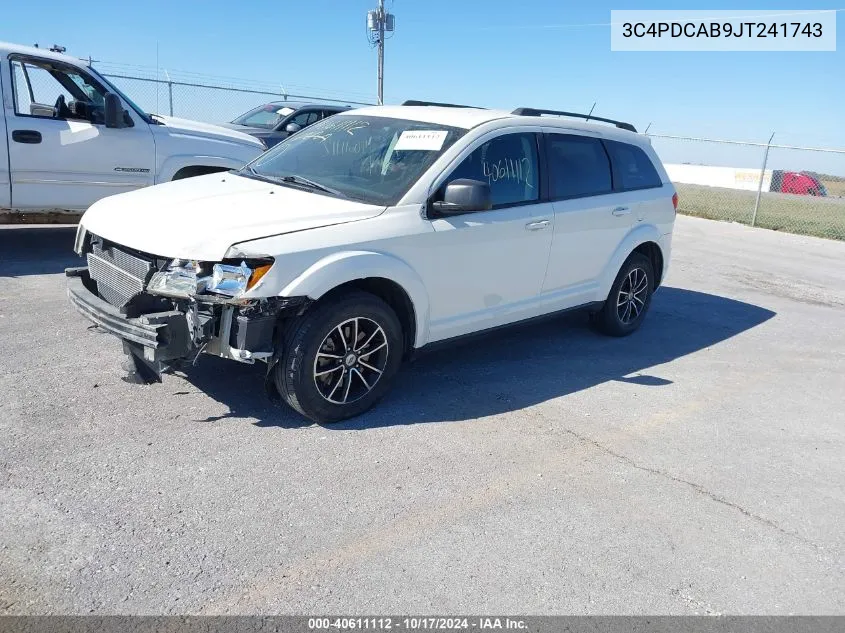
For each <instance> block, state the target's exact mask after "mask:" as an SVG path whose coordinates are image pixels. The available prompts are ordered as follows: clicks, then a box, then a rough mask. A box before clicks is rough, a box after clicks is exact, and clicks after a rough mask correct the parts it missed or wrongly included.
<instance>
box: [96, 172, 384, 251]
mask: <svg viewBox="0 0 845 633" xmlns="http://www.w3.org/2000/svg"><path fill="white" fill-rule="evenodd" d="M384 209H385V207H381V206H373V205H369V204H362V203H359V202H354V201H351V200H344V199H341V198H334V197H331V196H324V195H320V194H316V193H308V192H306V191H300V190H298V189H293V188H291V187H282V186H279V185H274V184H270V183H266V182H261V181H258V180H253V179H251V178H244V177H242V176H236V175H234V174H230V173H218V174H209V175H207V176H197V177H195V178H186V179H184V180H176V181H173V182H168V183H164V184H161V185H155V186H153V187H147V188H145V189H139V190H137V191H131V192H129V193H122V194H118V195H115V196H109V197H108V198H103V199H102V200H100V201H99V202H96V203H94V204H93V205H92V206H91V207H90V208H89V209H88V211H86V212H85V214H84V215H83V216H82V220H81V224H82V225H83V227H84V228H85V229H86V230H87V231H90V232H91V233H93V234H95V235H98V236H100V237H103V238H105V239H107V240H110V241H112V242H115V243H117V244H122V245H123V246H128V247H129V248H134V249H136V250H139V251H143V252H145V253H150V254H152V255H159V256H162V257H178V258H180V259H198V260H205V261H218V260H221V259H223V256H224V254H225V253H226V251H227V250H228V248H229V247H230V246H232V245H233V244H238V243H240V242H246V241H250V240H255V239H259V238H262V237H268V236H270V235H280V234H282V233H291V232H293V231H303V230H306V229H314V228H319V227H321V226H329V225H332V224H342V223H345V222H354V221H356V220H364V219H367V218H371V217H375V216H377V215H379V214H380V213H382V212H383V211H384ZM270 254H273V255H275V253H270Z"/></svg>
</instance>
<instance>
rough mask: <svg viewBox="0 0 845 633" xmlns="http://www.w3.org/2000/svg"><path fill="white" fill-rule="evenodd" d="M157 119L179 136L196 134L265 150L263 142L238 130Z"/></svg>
mask: <svg viewBox="0 0 845 633" xmlns="http://www.w3.org/2000/svg"><path fill="white" fill-rule="evenodd" d="M156 119H158V120H159V121H161V122H162V123H164V125H165V127H166V128H167V129H168V131H170V132H172V133H174V134H178V133H180V132H182V133H188V134H190V133H195V134H198V135H199V136H202V137H204V138H214V139H217V140H226V141H230V142H231V141H235V142H238V143H240V144H242V145H252V146H257V147H260V148H261V149H264V146H263V145H262V144H261V141H259V140H257V139H256V138H254V137H252V136H250V135H249V134H246V133H244V132H242V131H239V130H237V129H232V128H227V127H223V126H222V125H214V124H212V123H201V122H200V121H192V120H190V119H179V118H176V117H172V116H164V115H161V114H157V115H156Z"/></svg>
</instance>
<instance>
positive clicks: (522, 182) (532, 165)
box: [443, 133, 540, 207]
mask: <svg viewBox="0 0 845 633" xmlns="http://www.w3.org/2000/svg"><path fill="white" fill-rule="evenodd" d="M537 162H538V161H537V139H536V137H535V135H534V134H530V133H525V134H505V135H503V136H497V137H496V138H494V139H492V140H490V141H487V142H486V143H484V144H483V145H482V146H481V147H479V148H478V149H476V150H475V151H473V152H472V154H470V155H469V156H467V157H466V158H465V159H464V161H463V162H462V163H461V164H460V165H458V167H457V168H455V171H453V172H452V173H451V175H450V176H449V178H448V179H447V180H446V182H445V183H444V184H443V188H445V186H446V185H447V184H448V183H449V182H451V181H453V180H457V179H459V178H470V179H472V180H480V181H481V182H486V183H489V185H490V193H491V196H492V198H493V206H494V207H500V206H507V205H513V204H521V203H526V202H534V201H536V200H538V199H539V197H540V184H539V183H540V180H539V177H538V171H537Z"/></svg>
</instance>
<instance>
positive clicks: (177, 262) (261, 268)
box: [147, 259, 273, 299]
mask: <svg viewBox="0 0 845 633" xmlns="http://www.w3.org/2000/svg"><path fill="white" fill-rule="evenodd" d="M272 265H273V262H272V260H241V262H240V263H239V264H230V263H225V262H222V263H217V264H215V263H211V262H198V261H195V260H183V259H174V260H173V261H172V262H171V263H170V265H168V266H167V268H166V269H165V270H162V271H159V272H157V273H155V274H154V275H153V276H152V278H150V283H149V284H148V285H147V291H148V292H150V293H151V294H156V295H163V296H166V297H173V298H182V299H187V298H189V297H196V296H197V295H202V294H217V295H224V296H226V297H231V298H233V299H236V298H238V297H240V296H241V295H242V294H244V293H245V292H247V291H248V290H250V289H251V288H252V287H253V286H255V284H257V283H258V280H259V279H261V278H262V277H263V276H264V275H266V274H267V272H268V271H269V270H270V268H271V267H272Z"/></svg>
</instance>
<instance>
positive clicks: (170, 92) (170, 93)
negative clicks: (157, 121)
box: [164, 70, 173, 116]
mask: <svg viewBox="0 0 845 633" xmlns="http://www.w3.org/2000/svg"><path fill="white" fill-rule="evenodd" d="M164 76H165V77H167V97H168V101H169V103H170V116H173V82H172V81H170V74H169V73H168V72H167V70H165V71H164Z"/></svg>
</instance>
